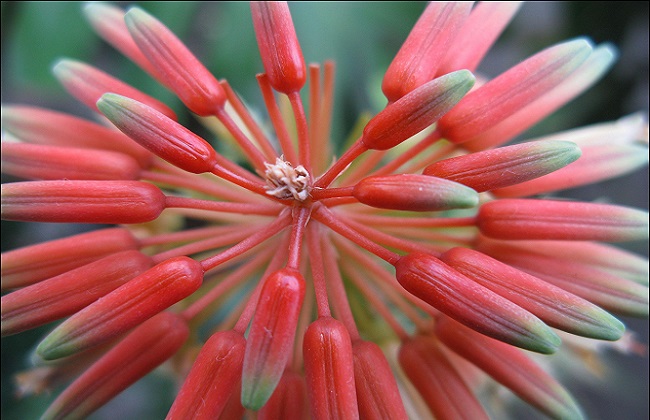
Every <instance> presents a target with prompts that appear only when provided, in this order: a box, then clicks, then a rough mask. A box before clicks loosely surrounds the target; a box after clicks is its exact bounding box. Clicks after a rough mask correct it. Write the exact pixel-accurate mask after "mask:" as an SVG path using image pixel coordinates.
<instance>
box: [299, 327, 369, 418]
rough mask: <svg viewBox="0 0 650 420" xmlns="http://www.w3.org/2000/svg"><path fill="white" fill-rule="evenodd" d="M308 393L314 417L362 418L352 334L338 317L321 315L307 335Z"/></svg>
mask: <svg viewBox="0 0 650 420" xmlns="http://www.w3.org/2000/svg"><path fill="white" fill-rule="evenodd" d="M303 357H304V360H305V362H304V363H305V377H306V380H307V395H308V396H309V405H310V407H311V415H312V418H314V419H317V420H327V419H358V418H359V409H358V406H357V395H356V389H355V384H354V358H353V355H352V343H351V341H350V334H349V333H348V331H347V329H346V328H345V326H344V325H343V324H342V323H341V322H340V321H337V320H336V319H334V318H331V317H320V318H318V319H317V320H316V321H314V322H312V323H311V324H310V325H309V327H307V331H305V335H304V337H303Z"/></svg>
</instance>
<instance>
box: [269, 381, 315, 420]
mask: <svg viewBox="0 0 650 420" xmlns="http://www.w3.org/2000/svg"><path fill="white" fill-rule="evenodd" d="M308 415H309V410H308V406H307V388H306V385H305V378H304V377H303V376H302V375H300V374H299V373H297V372H293V371H291V370H288V369H287V370H285V371H284V373H283V374H282V379H280V382H279V383H278V386H277V388H275V391H274V392H273V395H271V398H270V399H269V401H268V402H267V403H266V405H264V407H262V408H261V409H260V411H258V413H257V418H258V419H259V420H275V419H304V418H307V417H308Z"/></svg>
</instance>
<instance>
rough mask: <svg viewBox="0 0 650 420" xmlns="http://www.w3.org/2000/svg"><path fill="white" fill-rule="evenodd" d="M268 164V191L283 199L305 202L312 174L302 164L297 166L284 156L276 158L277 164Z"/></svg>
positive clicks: (266, 173)
mask: <svg viewBox="0 0 650 420" xmlns="http://www.w3.org/2000/svg"><path fill="white" fill-rule="evenodd" d="M264 165H265V166H266V172H265V173H264V175H265V176H266V184H267V186H266V193H267V194H268V195H272V196H274V197H277V198H280V199H282V200H288V199H294V200H296V201H300V202H303V201H305V200H307V198H309V192H310V191H311V175H310V174H309V172H307V170H306V169H305V168H304V167H303V166H302V165H298V166H296V167H295V168H294V167H293V165H291V163H289V162H287V161H285V160H284V159H282V158H276V159H275V164H270V163H266V162H265V163H264Z"/></svg>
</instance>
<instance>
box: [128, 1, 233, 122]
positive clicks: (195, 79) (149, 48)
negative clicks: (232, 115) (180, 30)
mask: <svg viewBox="0 0 650 420" xmlns="http://www.w3.org/2000/svg"><path fill="white" fill-rule="evenodd" d="M124 21H125V22H126V26H127V28H128V30H129V32H130V33H131V36H132V37H133V40H134V41H135V43H136V44H137V45H138V47H139V48H140V51H142V53H143V54H144V55H145V56H146V57H147V58H148V59H149V61H150V62H151V64H152V65H153V67H154V68H155V69H156V74H157V75H158V76H159V77H160V78H161V80H162V82H163V83H164V84H165V85H166V86H167V87H168V88H169V89H171V90H172V91H173V92H174V93H176V95H177V96H178V97H179V98H180V100H181V101H183V103H184V104H185V105H186V106H187V107H188V108H189V109H190V110H191V111H192V112H194V113H195V114H197V115H201V116H208V115H214V113H215V110H216V109H219V108H221V107H223V105H224V103H225V102H226V92H225V91H224V90H223V87H222V86H221V85H220V84H219V81H218V80H217V79H216V78H215V77H214V76H213V75H212V73H210V71H209V70H208V69H206V68H205V67H204V66H203V64H201V62H200V61H199V60H198V59H197V58H196V57H195V56H194V55H193V54H192V53H191V52H190V51H189V50H188V49H187V47H186V46H185V44H183V42H182V41H181V40H180V39H178V38H177V37H176V35H174V34H173V33H172V32H171V31H170V30H169V28H167V27H166V26H165V25H163V24H162V23H161V22H160V21H158V20H157V19H156V18H154V17H153V16H151V15H150V14H148V13H147V12H145V11H144V10H142V9H140V8H137V7H132V8H130V9H129V10H128V11H127V12H126V14H125V15H124Z"/></svg>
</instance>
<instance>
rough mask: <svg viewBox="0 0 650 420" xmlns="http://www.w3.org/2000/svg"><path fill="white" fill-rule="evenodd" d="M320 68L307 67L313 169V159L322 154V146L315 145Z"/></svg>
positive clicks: (318, 114) (317, 66) (318, 125)
mask: <svg viewBox="0 0 650 420" xmlns="http://www.w3.org/2000/svg"><path fill="white" fill-rule="evenodd" d="M320 91H321V86H320V66H319V65H318V64H310V65H309V138H310V139H311V142H312V145H313V146H314V147H313V148H312V154H311V155H310V157H309V158H310V162H309V163H310V166H311V167H312V168H313V167H314V165H316V164H317V162H313V160H314V158H316V157H319V156H320V153H322V152H323V150H322V144H320V143H316V140H317V139H318V138H319V131H320V130H321V127H320V119H321V112H322V111H321V97H320Z"/></svg>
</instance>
